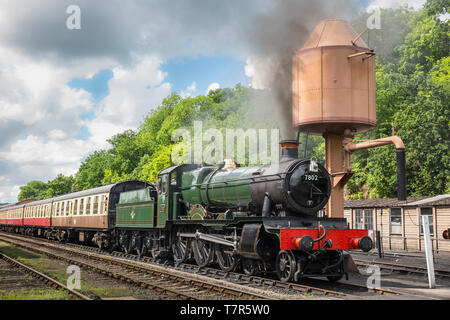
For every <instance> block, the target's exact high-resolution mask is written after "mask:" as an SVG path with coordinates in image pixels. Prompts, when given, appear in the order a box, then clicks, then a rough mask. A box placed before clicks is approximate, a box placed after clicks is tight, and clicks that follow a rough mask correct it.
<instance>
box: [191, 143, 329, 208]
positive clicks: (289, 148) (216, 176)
mask: <svg viewBox="0 0 450 320" xmlns="http://www.w3.org/2000/svg"><path fill="white" fill-rule="evenodd" d="M297 146H298V143H297V142H296V141H283V142H281V149H282V153H281V159H280V162H279V163H276V164H270V165H265V166H259V167H239V168H236V167H235V164H234V163H233V162H232V160H231V161H230V160H229V161H226V162H224V163H223V165H222V166H219V167H213V166H205V167H202V168H198V169H196V170H193V171H190V172H187V173H184V174H183V178H182V196H183V199H184V201H185V202H187V203H189V205H190V206H192V205H193V206H194V208H199V207H200V206H201V207H204V208H207V209H208V211H210V212H221V211H223V208H227V209H230V210H231V209H236V210H240V211H246V212H249V214H253V215H257V214H258V213H261V214H262V216H265V217H269V216H311V215H314V214H315V213H317V211H319V210H320V209H322V208H323V207H324V205H325V204H326V203H327V201H328V198H329V196H330V192H331V181H330V177H329V175H328V172H327V171H326V169H325V168H324V167H323V166H322V165H321V164H319V163H317V161H315V160H313V159H305V160H298V159H297V157H298V156H297V155H298V152H297ZM196 213H198V210H197V211H196Z"/></svg>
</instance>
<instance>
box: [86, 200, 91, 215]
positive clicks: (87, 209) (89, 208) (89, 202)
mask: <svg viewBox="0 0 450 320" xmlns="http://www.w3.org/2000/svg"><path fill="white" fill-rule="evenodd" d="M86 214H91V197H88V198H87V201H86Z"/></svg>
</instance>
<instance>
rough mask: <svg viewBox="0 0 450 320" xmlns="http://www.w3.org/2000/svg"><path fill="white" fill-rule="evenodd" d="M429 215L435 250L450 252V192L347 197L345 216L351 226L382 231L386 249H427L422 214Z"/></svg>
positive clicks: (383, 243)
mask: <svg viewBox="0 0 450 320" xmlns="http://www.w3.org/2000/svg"><path fill="white" fill-rule="evenodd" d="M424 215H425V216H428V219H429V223H430V235H431V240H432V244H433V250H435V252H450V240H446V239H444V238H443V232H444V230H447V229H449V228H450V194H444V195H439V196H434V197H416V198H408V199H407V200H406V201H399V200H397V199H362V200H346V201H345V203H344V216H345V218H346V219H347V223H348V225H349V227H350V228H355V229H368V230H373V231H376V230H379V231H380V232H381V238H382V245H383V248H384V249H385V250H406V251H424V250H425V249H424V242H423V230H422V222H421V221H422V220H421V216H424Z"/></svg>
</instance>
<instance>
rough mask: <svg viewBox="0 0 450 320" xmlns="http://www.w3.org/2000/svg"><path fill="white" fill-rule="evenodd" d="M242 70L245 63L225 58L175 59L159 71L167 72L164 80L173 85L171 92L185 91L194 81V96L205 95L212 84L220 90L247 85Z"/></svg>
mask: <svg viewBox="0 0 450 320" xmlns="http://www.w3.org/2000/svg"><path fill="white" fill-rule="evenodd" d="M244 68H245V61H239V60H236V59H235V58H233V57H227V56H215V57H207V56H199V57H196V58H189V57H176V58H172V59H169V60H168V61H166V62H165V63H164V64H163V65H162V66H161V70H163V71H164V72H167V78H166V79H165V80H166V81H168V82H170V83H171V84H172V85H173V86H172V91H173V92H181V91H183V90H186V87H188V86H190V85H191V84H192V83H193V82H194V81H195V83H196V87H197V90H196V92H195V95H198V94H205V92H206V90H207V88H208V86H209V85H210V84H211V83H213V82H217V83H219V84H220V87H221V88H230V87H234V86H235V85H236V84H237V83H239V82H240V83H241V84H243V85H247V84H248V78H247V76H246V75H245V71H244Z"/></svg>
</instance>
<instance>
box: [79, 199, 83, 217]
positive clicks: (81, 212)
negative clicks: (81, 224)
mask: <svg viewBox="0 0 450 320" xmlns="http://www.w3.org/2000/svg"><path fill="white" fill-rule="evenodd" d="M83 207H84V199H80V216H81V215H83V213H84V208H83Z"/></svg>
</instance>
